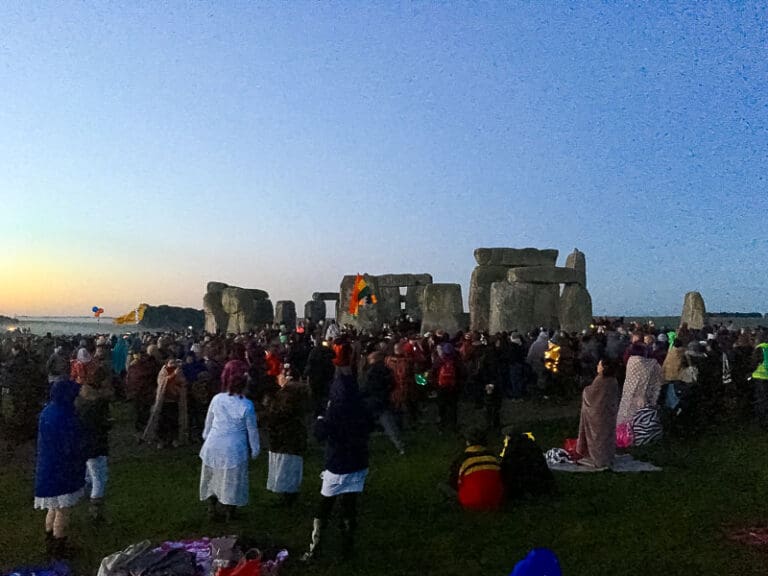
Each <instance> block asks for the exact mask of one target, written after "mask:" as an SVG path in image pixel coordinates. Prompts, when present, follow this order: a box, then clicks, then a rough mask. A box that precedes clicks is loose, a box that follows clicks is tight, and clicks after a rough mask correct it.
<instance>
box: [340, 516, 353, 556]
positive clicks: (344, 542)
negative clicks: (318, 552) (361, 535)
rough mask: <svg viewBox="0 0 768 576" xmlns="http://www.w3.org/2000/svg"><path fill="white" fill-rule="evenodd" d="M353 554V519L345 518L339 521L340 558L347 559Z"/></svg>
mask: <svg viewBox="0 0 768 576" xmlns="http://www.w3.org/2000/svg"><path fill="white" fill-rule="evenodd" d="M354 555H355V521H354V520H350V519H348V518H345V519H344V520H342V521H341V558H342V559H343V560H349V559H350V558H352V557H353V556H354Z"/></svg>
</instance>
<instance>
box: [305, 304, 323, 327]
mask: <svg viewBox="0 0 768 576" xmlns="http://www.w3.org/2000/svg"><path fill="white" fill-rule="evenodd" d="M325 316H326V308H325V300H310V301H309V302H307V303H306V304H304V319H305V320H309V321H310V322H313V323H315V324H317V323H318V322H320V321H321V320H325Z"/></svg>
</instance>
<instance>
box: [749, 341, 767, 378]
mask: <svg viewBox="0 0 768 576" xmlns="http://www.w3.org/2000/svg"><path fill="white" fill-rule="evenodd" d="M757 349H758V350H761V351H762V353H763V361H762V363H761V364H760V365H758V367H757V370H755V371H754V372H753V373H752V378H754V379H755V380H768V343H766V342H763V343H762V344H758V345H757Z"/></svg>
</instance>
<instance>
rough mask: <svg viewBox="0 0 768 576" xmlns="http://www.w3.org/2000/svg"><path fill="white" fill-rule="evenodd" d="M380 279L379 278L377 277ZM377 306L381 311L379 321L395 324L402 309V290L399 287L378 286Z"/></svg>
mask: <svg viewBox="0 0 768 576" xmlns="http://www.w3.org/2000/svg"><path fill="white" fill-rule="evenodd" d="M377 279H378V277H377ZM374 294H376V299H377V300H378V302H377V303H376V304H375V306H376V307H377V308H378V309H379V320H380V321H381V322H389V323H393V322H394V321H395V320H397V318H398V316H400V312H401V310H402V308H401V307H400V288H398V287H397V286H382V285H381V284H379V285H378V292H374Z"/></svg>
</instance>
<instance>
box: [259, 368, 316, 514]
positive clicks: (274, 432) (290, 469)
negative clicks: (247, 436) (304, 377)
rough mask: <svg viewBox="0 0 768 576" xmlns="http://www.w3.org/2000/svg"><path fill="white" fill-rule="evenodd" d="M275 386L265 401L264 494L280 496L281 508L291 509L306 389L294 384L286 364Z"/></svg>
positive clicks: (299, 472) (297, 484)
mask: <svg viewBox="0 0 768 576" xmlns="http://www.w3.org/2000/svg"><path fill="white" fill-rule="evenodd" d="M277 383H278V386H279V387H280V388H279V389H278V390H277V392H275V394H274V395H272V396H271V397H268V398H267V400H266V402H267V410H266V421H267V422H266V424H267V432H268V434H269V472H268V475H267V490H269V491H270V492H275V493H276V494H279V495H280V500H279V503H280V504H283V505H287V506H290V505H292V504H293V503H294V502H295V501H296V498H297V497H298V495H299V491H300V490H301V482H302V478H303V474H304V458H303V455H304V452H305V451H306V449H307V428H306V426H305V425H304V409H305V404H306V388H305V386H303V385H302V384H301V383H300V382H296V381H295V380H294V378H293V374H292V373H291V368H290V366H289V365H288V364H286V365H285V366H284V369H283V373H282V374H281V375H280V376H279V377H278V379H277Z"/></svg>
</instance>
